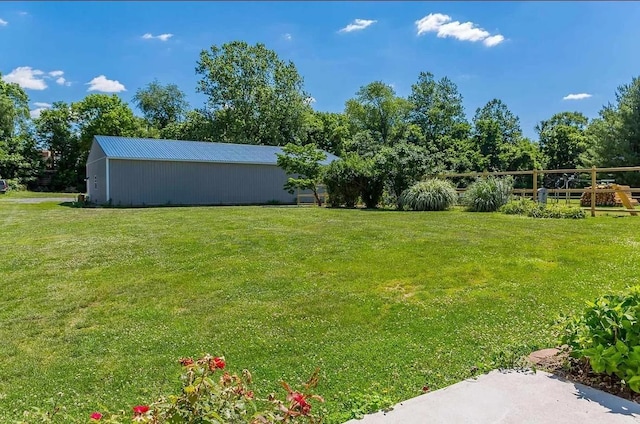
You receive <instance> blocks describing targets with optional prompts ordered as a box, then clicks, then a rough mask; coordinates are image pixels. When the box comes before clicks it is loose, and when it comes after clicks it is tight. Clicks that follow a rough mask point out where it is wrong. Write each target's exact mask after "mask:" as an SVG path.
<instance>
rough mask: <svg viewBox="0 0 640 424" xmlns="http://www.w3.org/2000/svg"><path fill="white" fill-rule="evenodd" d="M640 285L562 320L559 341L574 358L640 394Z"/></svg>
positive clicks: (589, 304)
mask: <svg viewBox="0 0 640 424" xmlns="http://www.w3.org/2000/svg"><path fill="white" fill-rule="evenodd" d="M639 319H640V286H636V287H632V288H630V289H629V290H628V291H627V292H626V293H621V294H606V295H603V296H600V297H599V298H597V299H596V300H595V301H594V302H587V307H586V308H585V309H584V311H583V312H582V313H580V314H577V315H575V316H572V317H563V318H562V319H561V321H560V323H561V327H560V328H561V330H562V333H561V336H560V342H561V343H562V344H565V345H567V346H568V347H569V348H570V349H571V353H570V354H571V356H572V357H574V358H578V359H583V360H586V361H588V362H589V365H590V366H591V368H592V369H593V371H594V372H596V373H606V374H608V375H616V376H617V377H618V378H620V379H621V380H622V383H623V384H625V385H627V386H629V388H630V389H631V390H633V391H634V392H640V325H638V324H639V323H638V320H639Z"/></svg>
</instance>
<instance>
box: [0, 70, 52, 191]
mask: <svg viewBox="0 0 640 424" xmlns="http://www.w3.org/2000/svg"><path fill="white" fill-rule="evenodd" d="M41 158H42V157H41V155H40V153H39V150H38V148H37V145H36V141H35V138H34V136H33V131H32V127H31V126H30V122H29V97H28V96H27V94H26V93H25V91H24V90H23V89H22V88H21V87H20V86H19V85H18V84H15V83H8V82H5V81H4V80H3V79H2V74H0V176H1V177H2V178H9V179H16V180H18V183H21V184H28V183H31V182H33V181H34V180H35V179H36V177H37V176H38V174H40V172H41V170H42V167H43V164H42V160H41Z"/></svg>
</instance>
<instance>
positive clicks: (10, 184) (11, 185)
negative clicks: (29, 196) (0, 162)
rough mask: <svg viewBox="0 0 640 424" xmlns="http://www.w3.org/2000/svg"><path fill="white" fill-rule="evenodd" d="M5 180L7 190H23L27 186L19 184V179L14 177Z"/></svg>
mask: <svg viewBox="0 0 640 424" xmlns="http://www.w3.org/2000/svg"><path fill="white" fill-rule="evenodd" d="M5 181H6V182H7V191H24V190H26V189H27V186H26V185H24V184H20V181H19V180H17V179H14V178H10V179H7V180H5Z"/></svg>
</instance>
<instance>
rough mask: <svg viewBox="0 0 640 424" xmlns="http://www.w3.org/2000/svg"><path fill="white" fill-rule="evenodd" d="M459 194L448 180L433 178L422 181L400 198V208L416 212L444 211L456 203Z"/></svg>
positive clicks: (403, 193)
mask: <svg viewBox="0 0 640 424" xmlns="http://www.w3.org/2000/svg"><path fill="white" fill-rule="evenodd" d="M457 198H458V194H457V193H456V189H455V187H454V186H453V184H452V183H451V182H450V181H448V180H441V179H438V178H431V179H428V180H425V181H420V182H418V183H416V184H414V185H413V186H411V187H409V188H408V189H407V190H405V191H404V192H402V195H401V196H400V206H401V207H402V208H403V209H411V210H414V211H444V210H447V209H449V208H450V207H451V206H453V205H454V204H455V203H456V199H457Z"/></svg>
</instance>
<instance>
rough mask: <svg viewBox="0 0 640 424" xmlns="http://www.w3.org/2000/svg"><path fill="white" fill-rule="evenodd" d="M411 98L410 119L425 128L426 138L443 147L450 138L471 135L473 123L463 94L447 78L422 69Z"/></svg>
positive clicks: (461, 137) (461, 138) (412, 88)
mask: <svg viewBox="0 0 640 424" xmlns="http://www.w3.org/2000/svg"><path fill="white" fill-rule="evenodd" d="M409 101H410V102H411V105H412V109H411V113H410V121H411V122H412V123H413V124H416V125H418V126H419V127H420V129H422V132H423V133H424V135H425V139H426V140H427V141H429V142H432V143H435V144H436V145H437V146H438V147H441V145H442V144H443V141H444V140H446V139H447V138H449V139H453V140H463V139H466V138H467V137H468V136H469V132H470V130H471V126H470V125H469V123H468V122H467V118H466V116H465V113H464V106H463V105H462V95H461V94H460V92H459V91H458V87H457V86H456V84H455V83H453V81H451V80H450V79H448V78H447V77H444V78H442V79H440V80H439V81H436V80H435V79H434V76H433V74H432V73H430V72H420V75H419V76H418V81H417V82H416V83H415V84H413V85H412V86H411V95H410V96H409Z"/></svg>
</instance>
